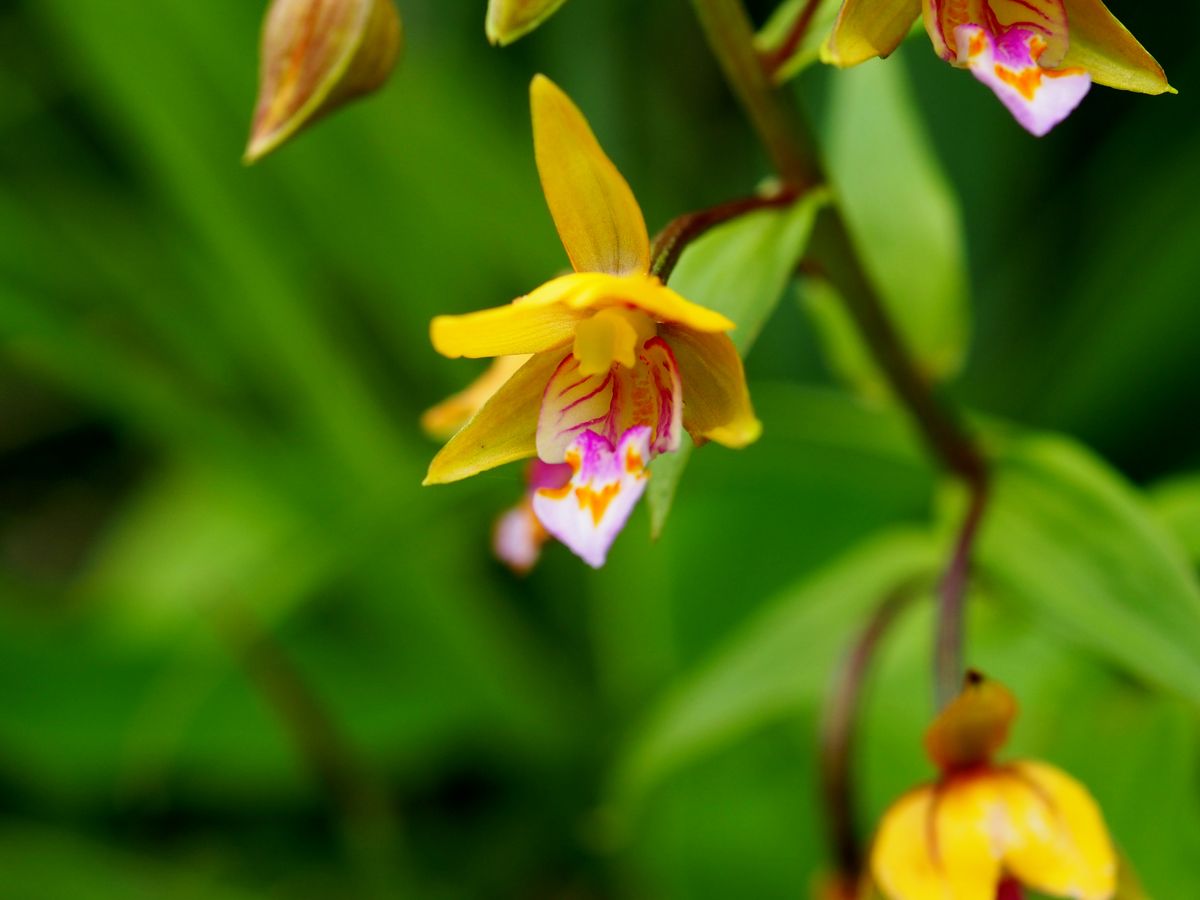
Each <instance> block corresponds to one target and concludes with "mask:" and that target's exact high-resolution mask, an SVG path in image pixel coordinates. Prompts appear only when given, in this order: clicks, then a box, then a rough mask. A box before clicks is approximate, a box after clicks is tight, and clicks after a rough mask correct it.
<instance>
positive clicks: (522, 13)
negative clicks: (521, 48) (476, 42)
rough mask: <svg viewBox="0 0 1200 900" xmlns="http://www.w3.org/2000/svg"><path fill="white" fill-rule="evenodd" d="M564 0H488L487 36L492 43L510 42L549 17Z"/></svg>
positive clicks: (502, 43)
mask: <svg viewBox="0 0 1200 900" xmlns="http://www.w3.org/2000/svg"><path fill="white" fill-rule="evenodd" d="M565 2H566V0H490V2H489V3H488V11H487V36H488V40H489V41H491V42H492V43H493V44H500V45H501V46H504V45H505V44H511V43H512V42H513V41H515V40H516V39H517V38H519V37H523V36H525V35H526V34H528V33H529V32H531V31H533V29H535V28H537V27H538V26H539V25H541V24H542V23H543V22H544V21H546V20H547V19H548V18H550V17H551V16H552V15H554V13H555V12H556V11H557V10H558V8H559V7H560V6H562V5H563V4H564V3H565Z"/></svg>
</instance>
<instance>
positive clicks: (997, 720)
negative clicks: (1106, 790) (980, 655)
mask: <svg viewBox="0 0 1200 900" xmlns="http://www.w3.org/2000/svg"><path fill="white" fill-rule="evenodd" d="M1016 712H1017V704H1016V700H1015V699H1014V698H1013V696H1012V694H1011V693H1009V691H1008V690H1007V689H1006V688H1005V687H1004V686H1003V685H1001V684H999V683H997V682H995V681H989V680H986V679H984V678H983V677H982V676H981V675H979V674H978V673H974V672H973V673H971V674H969V675H968V676H967V683H966V685H965V687H964V688H963V692H962V694H961V695H960V696H959V697H958V698H957V699H955V700H954V702H952V703H951V704H950V705H949V706H947V707H946V709H945V710H944V711H943V712H942V713H941V715H939V716H938V718H937V719H936V720H935V721H934V723H933V725H932V726H930V728H929V731H928V732H926V735H925V748H926V752H927V753H928V754H929V756H930V758H931V759H932V760H933V761H934V763H936V764H937V765H938V767H939V768H940V769H941V777H940V778H939V779H938V780H937V782H936V783H934V784H931V785H926V786H924V787H921V788H918V789H917V790H915V791H911V792H910V793H908V794H906V795H905V796H903V797H901V798H900V799H899V800H897V801H896V802H895V803H894V804H893V805H892V807H891V808H890V809H889V810H888V811H887V812H886V813H885V814H884V817H883V821H882V823H881V825H880V827H879V833H878V834H877V835H876V838H875V843H874V846H873V847H872V850H871V873H872V876H873V877H874V880H875V883H876V885H877V886H878V888H879V890H880V891H881V892H882V893H883V894H884V896H886V897H888V898H889V900H929V898H935V897H936V898H938V900H997V898H1007V897H1017V896H1020V891H1019V885H1024V886H1026V887H1028V888H1029V889H1031V890H1034V891H1037V892H1039V893H1041V894H1046V895H1048V896H1052V897H1068V898H1072V900H1112V897H1113V896H1114V894H1115V892H1116V889H1117V869H1118V865H1117V862H1118V861H1117V854H1116V850H1115V849H1114V847H1113V844H1112V840H1111V839H1110V838H1109V835H1108V830H1107V828H1106V827H1105V824H1104V819H1103V817H1102V815H1101V813H1100V809H1099V807H1098V806H1097V805H1096V802H1095V800H1093V799H1092V797H1091V795H1090V794H1089V793H1088V792H1087V789H1086V788H1084V787H1083V785H1081V784H1080V783H1079V782H1077V781H1076V780H1075V779H1073V778H1071V777H1070V776H1069V775H1067V774H1066V773H1065V772H1062V771H1060V770H1059V769H1056V768H1055V767H1053V766H1050V765H1047V764H1046V763H1042V762H1013V763H1007V764H1000V763H996V762H995V761H994V760H993V756H994V754H995V753H996V751H998V750H999V749H1000V748H1001V747H1002V746H1003V745H1004V743H1005V741H1006V740H1007V737H1008V731H1009V727H1010V725H1011V723H1012V720H1013V718H1014V717H1015V716H1016Z"/></svg>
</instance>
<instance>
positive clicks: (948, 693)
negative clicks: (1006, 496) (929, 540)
mask: <svg viewBox="0 0 1200 900" xmlns="http://www.w3.org/2000/svg"><path fill="white" fill-rule="evenodd" d="M970 490H971V496H970V499H969V501H968V504H969V505H968V507H967V513H966V515H965V516H964V517H963V523H962V527H961V528H960V530H959V533H958V539H957V540H956V541H955V544H954V552H953V554H952V555H951V557H950V562H949V564H948V565H947V566H946V571H945V573H944V574H943V575H942V580H941V583H940V584H939V586H938V617H937V623H938V624H937V645H936V648H935V651H934V652H935V657H934V690H935V692H936V699H937V707H938V709H942V708H944V707H945V706H946V704H948V703H949V702H950V701H951V700H953V699H954V698H955V697H957V696H958V693H959V691H960V690H961V689H962V681H963V672H964V666H963V642H964V641H963V638H964V625H965V622H964V619H965V609H966V599H967V588H968V586H969V584H970V579H971V553H972V551H973V550H974V547H975V539H976V538H977V537H978V536H979V528H980V525H982V524H983V517H984V513H985V512H986V511H987V501H988V488H987V481H986V480H980V481H978V482H975V483H972V484H971V485H970Z"/></svg>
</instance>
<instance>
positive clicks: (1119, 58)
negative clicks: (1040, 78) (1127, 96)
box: [1063, 0, 1175, 94]
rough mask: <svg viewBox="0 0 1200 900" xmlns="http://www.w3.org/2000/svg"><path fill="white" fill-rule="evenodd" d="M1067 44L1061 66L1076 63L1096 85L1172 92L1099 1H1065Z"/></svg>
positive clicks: (1151, 61) (1155, 66) (1160, 71)
mask: <svg viewBox="0 0 1200 900" xmlns="http://www.w3.org/2000/svg"><path fill="white" fill-rule="evenodd" d="M1067 16H1068V18H1069V20H1070V23H1071V46H1070V48H1069V49H1068V50H1067V56H1066V59H1065V60H1064V61H1063V65H1065V66H1079V67H1080V68H1082V69H1085V70H1087V72H1088V73H1089V74H1090V75H1091V76H1092V80H1093V81H1094V82H1096V84H1102V85H1104V86H1105V87H1112V88H1117V89H1119V90H1122V91H1137V92H1138V93H1142V94H1166V93H1171V94H1173V93H1175V89H1174V88H1173V87H1171V85H1170V83H1168V81H1167V74H1166V73H1165V72H1164V71H1163V69H1162V66H1160V65H1159V64H1158V63H1157V62H1156V61H1155V59H1154V57H1153V56H1151V55H1150V54H1149V53H1148V52H1147V51H1146V48H1145V47H1143V46H1142V45H1141V44H1140V43H1138V40H1137V38H1135V37H1134V36H1133V35H1132V34H1130V33H1129V30H1128V29H1127V28H1126V27H1125V26H1124V25H1122V24H1121V23H1120V22H1119V21H1117V18H1116V16H1114V15H1113V14H1112V13H1111V12H1109V11H1108V7H1107V6H1105V5H1104V3H1102V2H1101V0H1067Z"/></svg>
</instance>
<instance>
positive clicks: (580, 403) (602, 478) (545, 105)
mask: <svg viewBox="0 0 1200 900" xmlns="http://www.w3.org/2000/svg"><path fill="white" fill-rule="evenodd" d="M530 93H531V101H532V107H533V130H534V150H535V155H536V158H537V166H538V172H539V175H540V176H541V181H542V189H543V191H544V192H545V195H546V200H547V203H548V205H549V207H550V213H551V216H552V217H553V219H554V223H555V225H556V227H557V228H558V233H559V237H560V238H561V239H562V242H563V246H564V247H565V248H566V251H567V256H568V257H569V258H570V260H571V264H572V266H573V267H574V269H575V271H574V272H573V273H572V274H569V275H564V276H561V277H559V278H555V279H554V280H552V281H549V282H547V283H546V284H543V285H542V286H541V287H539V288H537V289H536V290H534V291H533V292H531V293H530V294H528V295H526V296H524V297H521V298H518V299H517V300H515V301H513V302H512V303H510V304H508V305H507V306H502V307H498V308H495V309H490V310H485V311H483V312H477V313H470V314H467V315H462V316H439V317H438V318H436V319H434V321H433V323H432V326H431V336H432V340H433V345H434V347H435V348H436V349H437V350H438V352H440V353H442V354H444V355H445V356H449V357H475V358H478V357H491V356H508V355H514V354H530V357H529V359H528V361H527V362H525V363H524V365H522V366H521V368H520V369H519V370H518V371H517V372H516V373H515V374H513V375H512V376H511V377H509V378H508V380H507V381H505V383H504V384H503V385H502V386H501V387H500V388H499V389H498V390H497V391H496V392H495V394H494V395H493V396H492V397H491V398H490V399H489V400H488V401H487V403H485V404H484V405H483V407H482V408H481V409H480V410H479V412H478V413H477V414H476V415H475V416H473V417H472V418H471V420H470V421H469V422H467V423H466V425H464V426H463V428H462V429H461V430H460V431H459V432H458V433H457V434H456V435H455V436H454V437H453V438H452V439H451V440H450V441H449V442H448V443H447V444H446V446H445V447H443V448H442V451H441V452H440V453H438V455H437V456H436V457H435V458H434V460H433V462H432V463H431V465H430V467H429V474H428V475H427V477H426V479H425V483H426V484H440V483H445V482H451V481H457V480H459V479H462V478H467V477H469V476H471V475H475V474H477V473H479V472H482V471H484V470H486V469H491V468H493V467H495V466H499V465H502V464H503V463H507V462H512V461H515V460H519V459H526V458H529V457H531V456H537V457H538V458H539V459H540V460H541V461H542V462H544V463H548V464H552V465H554V464H561V463H565V464H566V465H567V466H569V467H570V470H571V472H572V475H571V478H570V481H569V482H568V483H567V484H566V485H564V486H562V487H560V488H558V489H554V488H548V487H542V488H539V489H537V490H536V491H535V493H534V496H533V498H532V507H533V510H534V513H535V515H536V516H537V519H538V521H539V522H541V524H542V525H543V526H544V527H545V529H546V530H547V531H548V532H549V533H550V534H551V535H553V536H554V537H556V538H558V539H559V540H560V541H562V542H563V543H564V544H566V545H567V546H568V547H569V548H570V549H571V550H572V551H574V552H575V553H576V554H577V555H578V556H580V557H582V558H583V559H584V560H585V561H586V562H588V563H589V564H590V565H592V566H597V567H598V566H600V565H602V564H603V563H604V560H605V558H606V556H607V553H608V549H609V547H610V546H611V544H612V542H613V540H614V539H615V538H616V536H617V534H618V533H619V532H620V530H621V529H622V527H623V526H624V524H625V521H626V519H627V518H628V516H629V514H630V512H631V511H632V509H633V507H634V506H635V505H636V503H637V501H638V499H639V498H640V497H641V495H642V493H643V492H644V490H645V488H646V482H647V479H648V478H649V472H648V470H647V466H648V464H649V463H650V461H651V460H652V459H653V458H654V457H655V456H657V455H658V454H661V453H669V452H671V451H674V450H676V449H678V447H679V445H680V440H681V432H682V429H684V428H686V429H687V430H688V432H689V433H690V434H691V436H692V437H693V439H695V440H696V441H697V442H699V443H702V442H704V441H707V440H714V441H717V442H718V443H722V444H725V445H727V446H731V447H742V446H745V445H746V444H748V443H750V442H752V441H754V440H755V439H756V438H757V437H758V435H759V432H760V430H761V428H760V425H759V422H758V420H757V419H756V418H755V416H754V412H753V409H752V408H751V405H750V398H749V393H748V391H747V389H746V382H745V375H744V373H743V370H742V363H741V359H740V358H739V357H738V354H737V351H736V350H735V349H734V347H733V344H732V342H731V341H730V340H729V338H728V336H727V335H726V334H725V332H727V331H729V330H730V329H731V328H733V323H732V322H730V321H729V320H728V319H727V318H725V317H724V316H722V315H720V314H719V313H716V312H713V311H711V310H708V309H705V308H704V307H701V306H698V305H696V304H694V303H691V302H689V301H687V300H685V299H684V298H683V297H681V296H679V295H678V294H677V293H675V292H674V291H672V290H671V289H670V288H668V287H667V286H666V285H664V284H663V283H662V282H661V281H660V280H659V279H658V278H657V277H656V276H654V275H651V274H650V241H649V238H648V235H647V231H646V224H645V221H644V220H643V218H642V213H641V209H640V208H639V207H638V205H637V201H636V200H635V199H634V196H633V192H632V191H631V190H630V189H629V185H628V184H627V183H626V182H625V179H624V178H622V177H621V174H620V173H619V172H618V171H617V169H616V167H615V166H614V165H613V164H612V162H611V160H609V158H608V157H607V156H605V154H604V151H603V150H602V149H601V148H600V145H599V143H598V142H597V141H596V138H595V136H594V135H593V134H592V131H591V128H590V127H589V126H588V124H587V120H586V119H584V117H583V114H582V113H580V111H579V110H578V108H576V106H575V105H574V104H573V103H572V102H571V100H570V99H569V98H568V97H567V96H566V94H564V93H563V92H562V91H561V90H559V88H558V87H557V86H555V85H554V84H553V83H552V82H551V81H549V80H548V79H547V78H545V77H543V76H540V75H539V76H537V77H536V78H534V80H533V84H532V86H531V90H530Z"/></svg>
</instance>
